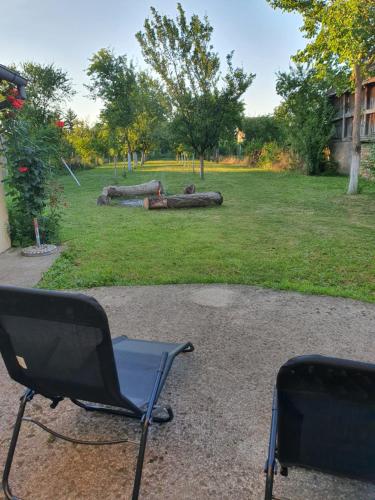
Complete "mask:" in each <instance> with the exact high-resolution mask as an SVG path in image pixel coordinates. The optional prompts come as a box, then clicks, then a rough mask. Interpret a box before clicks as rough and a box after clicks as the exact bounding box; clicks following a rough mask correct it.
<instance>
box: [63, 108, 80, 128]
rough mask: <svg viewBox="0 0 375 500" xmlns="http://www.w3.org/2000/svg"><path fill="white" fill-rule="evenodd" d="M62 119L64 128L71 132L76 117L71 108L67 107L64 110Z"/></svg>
mask: <svg viewBox="0 0 375 500" xmlns="http://www.w3.org/2000/svg"><path fill="white" fill-rule="evenodd" d="M63 119H64V122H65V127H66V130H68V131H70V132H71V131H72V130H73V128H74V122H75V121H76V119H77V115H76V113H75V112H74V111H73V110H72V109H71V108H69V109H67V110H66V112H65V114H64V116H63Z"/></svg>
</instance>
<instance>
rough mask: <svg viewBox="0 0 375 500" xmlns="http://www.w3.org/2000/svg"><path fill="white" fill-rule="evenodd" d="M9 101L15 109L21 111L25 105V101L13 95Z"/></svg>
mask: <svg viewBox="0 0 375 500" xmlns="http://www.w3.org/2000/svg"><path fill="white" fill-rule="evenodd" d="M7 99H8V101H9V102H10V104H11V105H12V106H13V108H15V109H20V108H22V106H23V105H24V101H23V100H22V99H17V98H16V97H14V96H13V95H8V97H7Z"/></svg>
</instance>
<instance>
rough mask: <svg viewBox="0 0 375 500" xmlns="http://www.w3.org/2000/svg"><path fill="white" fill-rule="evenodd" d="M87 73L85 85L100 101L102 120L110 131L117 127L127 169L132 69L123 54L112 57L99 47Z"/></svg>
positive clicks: (133, 92)
mask: <svg viewBox="0 0 375 500" xmlns="http://www.w3.org/2000/svg"><path fill="white" fill-rule="evenodd" d="M87 75H88V76H89V77H90V78H91V84H90V85H88V88H89V90H90V93H91V95H92V97H93V98H94V99H96V98H98V97H99V98H100V99H101V100H102V101H103V103H104V108H103V110H102V112H101V115H102V118H103V121H105V122H106V123H108V125H109V127H110V128H111V129H112V131H113V133H117V131H118V129H120V130H121V135H122V136H123V140H124V142H125V145H126V149H127V153H128V170H129V171H131V153H132V144H131V140H130V135H129V132H130V127H131V125H132V123H133V121H134V119H135V116H136V96H137V90H138V89H137V74H136V69H135V67H134V65H133V63H132V61H130V62H129V61H128V59H127V57H126V56H125V55H121V56H116V55H115V54H114V53H113V51H111V50H109V49H100V50H99V51H98V52H96V53H95V54H94V55H93V56H92V57H91V59H90V65H89V67H88V68H87Z"/></svg>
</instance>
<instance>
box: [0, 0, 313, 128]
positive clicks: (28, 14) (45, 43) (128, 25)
mask: <svg viewBox="0 0 375 500" xmlns="http://www.w3.org/2000/svg"><path fill="white" fill-rule="evenodd" d="M181 3H182V5H183V7H184V9H185V10H186V12H187V14H188V15H191V14H193V13H194V14H198V15H199V16H203V15H207V16H208V18H209V20H210V23H211V24H212V26H213V27H214V33H213V37H212V41H213V45H214V48H215V50H216V51H217V52H218V53H219V54H220V57H221V58H222V62H223V68H224V67H225V56H226V54H228V53H229V52H230V51H231V50H234V63H235V64H236V65H237V66H242V67H243V68H244V69H245V70H246V71H248V72H251V73H256V78H255V80H254V82H253V84H252V85H251V87H250V88H249V90H248V91H247V92H246V94H245V95H244V102H245V104H246V108H245V111H246V114H247V115H248V116H257V115H261V114H268V113H271V112H272V111H273V109H274V108H275V107H276V106H277V105H278V103H279V102H280V99H279V97H278V96H277V94H276V90H275V83H276V76H275V73H276V72H277V71H284V70H287V69H288V67H289V64H290V56H291V55H293V54H294V53H295V52H296V51H297V50H298V49H300V48H303V47H304V45H305V40H304V38H303V37H302V35H301V32H300V31H299V27H300V25H301V19H300V17H299V16H297V15H293V14H285V13H282V12H280V11H275V10H273V9H272V8H271V7H270V6H269V4H268V3H267V2H266V0H231V1H228V0H204V1H202V0H201V1H199V0H184V1H182V2H181ZM176 4H177V2H176V1H175V0H137V1H134V0H133V1H130V0H32V1H31V0H12V4H11V7H9V8H6V9H2V12H1V27H0V63H1V64H4V65H9V64H12V63H16V64H18V63H21V62H24V61H33V62H39V63H52V62H53V63H54V64H55V65H56V66H58V67H60V68H63V69H64V70H65V71H67V72H68V74H69V76H70V77H71V78H72V80H73V82H74V88H75V90H76V92H77V94H76V95H75V97H74V98H73V99H72V101H71V102H70V103H69V106H70V107H72V108H73V110H74V111H75V112H76V113H77V114H78V116H79V117H80V118H83V119H87V120H89V121H90V122H91V123H93V122H94V121H95V119H96V118H97V116H98V114H99V111H100V107H101V104H100V102H94V101H92V100H91V99H90V98H89V97H88V91H87V89H86V88H85V87H84V84H85V83H88V78H87V76H86V74H85V70H86V68H87V66H88V61H89V58H90V57H91V56H92V54H94V53H95V52H96V51H97V50H99V49H100V48H103V47H110V48H112V49H113V50H114V51H115V53H116V54H126V55H127V56H128V57H129V58H131V59H133V60H134V61H135V62H136V63H137V64H138V66H139V67H140V68H145V67H146V65H145V63H144V61H143V58H142V54H141V50H140V48H139V45H138V42H137V40H136V39H135V33H136V32H137V31H139V30H140V29H142V27H143V23H144V19H145V18H146V17H148V16H149V12H150V6H151V5H152V6H154V7H155V8H156V9H157V10H158V11H159V12H160V13H163V14H167V15H168V16H170V17H171V16H172V17H175V15H176ZM9 5H10V4H9Z"/></svg>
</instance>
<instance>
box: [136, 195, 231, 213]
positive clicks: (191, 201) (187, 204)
mask: <svg viewBox="0 0 375 500" xmlns="http://www.w3.org/2000/svg"><path fill="white" fill-rule="evenodd" d="M222 203H223V197H222V195H221V193H215V192H208V193H194V194H176V195H173V196H159V197H157V198H145V199H144V202H143V206H144V208H146V209H147V210H152V209H154V208H192V207H209V206H213V205H221V204H222Z"/></svg>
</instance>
